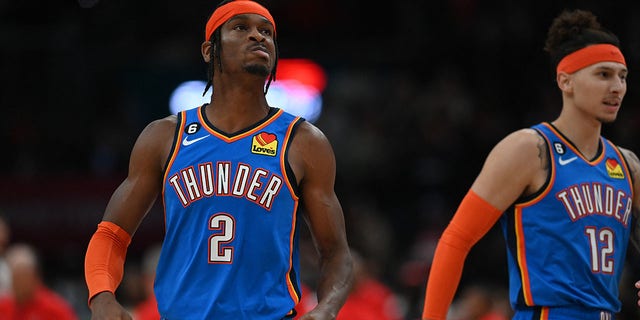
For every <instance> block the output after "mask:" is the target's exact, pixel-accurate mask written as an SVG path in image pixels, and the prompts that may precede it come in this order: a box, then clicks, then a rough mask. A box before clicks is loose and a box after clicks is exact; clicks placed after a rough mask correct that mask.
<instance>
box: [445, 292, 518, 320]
mask: <svg viewBox="0 0 640 320" xmlns="http://www.w3.org/2000/svg"><path fill="white" fill-rule="evenodd" d="M508 298H509V294H508V292H507V291H505V290H496V289H495V288H493V287H492V286H489V285H483V284H476V285H470V286H468V287H466V288H465V289H464V290H463V292H462V295H461V296H460V299H459V300H457V301H456V302H455V303H454V304H453V305H452V308H451V309H452V310H451V311H450V315H449V318H450V319H452V320H508V319H510V317H509V315H510V314H511V312H510V310H511V309H510V307H509V300H508Z"/></svg>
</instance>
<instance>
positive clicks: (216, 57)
mask: <svg viewBox="0 0 640 320" xmlns="http://www.w3.org/2000/svg"><path fill="white" fill-rule="evenodd" d="M232 1H234V0H223V1H221V2H220V3H219V4H218V5H217V6H216V8H215V9H218V8H220V7H221V6H223V5H225V4H227V3H229V2H232ZM215 9H214V12H215ZM212 15H213V12H212V13H211V14H210V15H209V18H211V16H212ZM273 37H274V38H273V45H274V47H275V54H276V57H275V62H274V64H273V68H272V69H271V73H270V74H269V77H268V79H267V84H266V86H265V89H264V94H265V95H266V94H267V91H269V86H270V85H271V82H272V81H276V68H277V66H278V56H279V55H280V54H279V51H278V43H277V42H276V38H275V34H274V36H273ZM220 38H221V36H220V27H218V28H217V29H216V30H214V31H213V33H212V34H211V37H210V38H209V42H211V44H212V46H213V48H212V50H211V53H210V56H209V62H208V63H207V86H206V87H205V88H204V92H203V93H202V96H203V97H204V95H205V94H206V93H207V91H209V88H211V86H212V85H213V74H214V73H215V65H214V61H217V62H218V68H219V69H220V71H222V60H221V59H220V56H221V52H222V44H221V40H220Z"/></svg>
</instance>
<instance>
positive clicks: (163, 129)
mask: <svg viewBox="0 0 640 320" xmlns="http://www.w3.org/2000/svg"><path fill="white" fill-rule="evenodd" d="M177 125H178V117H177V116H175V115H170V116H167V117H164V118H161V119H156V120H153V121H151V122H149V123H148V124H147V126H146V127H145V128H144V130H143V131H142V133H141V134H140V135H141V136H142V135H151V136H165V135H170V136H171V137H173V133H174V132H175V130H176V126H177Z"/></svg>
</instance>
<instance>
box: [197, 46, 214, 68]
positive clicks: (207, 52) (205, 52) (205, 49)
mask: <svg viewBox="0 0 640 320" xmlns="http://www.w3.org/2000/svg"><path fill="white" fill-rule="evenodd" d="M214 48H215V45H214V44H213V43H211V41H205V42H203V43H202V46H200V53H201V54H202V59H204V62H206V63H209V62H210V61H211V50H214Z"/></svg>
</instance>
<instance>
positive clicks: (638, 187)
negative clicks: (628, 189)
mask: <svg viewBox="0 0 640 320" xmlns="http://www.w3.org/2000/svg"><path fill="white" fill-rule="evenodd" d="M620 151H621V152H622V155H623V156H624V158H625V160H626V162H627V165H628V166H629V173H630V174H631V179H632V181H633V200H632V202H633V219H632V221H633V226H632V229H631V243H632V244H633V245H634V246H635V248H636V250H638V252H640V160H638V156H636V154H635V153H633V152H632V151H631V150H628V149H623V148H620Z"/></svg>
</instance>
